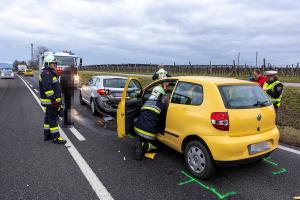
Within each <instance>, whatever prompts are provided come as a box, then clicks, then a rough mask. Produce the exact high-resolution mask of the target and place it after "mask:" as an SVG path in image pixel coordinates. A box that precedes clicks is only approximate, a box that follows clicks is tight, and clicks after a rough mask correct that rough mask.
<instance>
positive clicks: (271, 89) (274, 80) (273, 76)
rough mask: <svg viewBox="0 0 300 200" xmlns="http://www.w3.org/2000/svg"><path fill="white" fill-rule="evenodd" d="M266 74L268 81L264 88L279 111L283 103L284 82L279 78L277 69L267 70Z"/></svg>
mask: <svg viewBox="0 0 300 200" xmlns="http://www.w3.org/2000/svg"><path fill="white" fill-rule="evenodd" d="M265 75H266V77H267V81H266V82H265V84H264V85H263V90H264V91H265V92H266V93H267V94H268V95H269V97H270V99H271V101H272V103H273V105H274V108H275V111H276V112H277V110H278V108H279V107H280V104H281V97H282V92H283V84H282V83H281V82H280V81H279V80H278V77H277V71H266V72H265Z"/></svg>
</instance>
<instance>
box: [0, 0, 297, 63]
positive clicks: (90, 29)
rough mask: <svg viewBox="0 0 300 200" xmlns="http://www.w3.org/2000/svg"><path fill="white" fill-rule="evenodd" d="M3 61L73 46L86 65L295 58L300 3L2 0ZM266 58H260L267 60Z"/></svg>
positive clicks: (0, 35)
mask: <svg viewBox="0 0 300 200" xmlns="http://www.w3.org/2000/svg"><path fill="white" fill-rule="evenodd" d="M0 10H1V12H0V22H1V23H0V42H1V44H5V45H1V47H0V60H3V61H7V60H13V59H16V58H22V59H29V55H30V48H29V47H30V46H29V44H30V43H31V42H33V43H34V44H35V45H45V46H47V47H49V48H51V49H52V50H56V51H57V50H61V49H71V50H72V51H74V52H76V53H78V54H79V55H81V56H82V57H83V58H84V60H85V63H87V64H93V63H94V64H96V63H126V62H146V63H149V62H151V63H173V62H174V61H175V62H176V63H182V64H186V63H188V62H189V61H191V62H192V63H195V64H196V63H199V64H207V63H208V62H209V60H211V61H212V62H213V63H217V64H226V63H227V64H231V63H232V60H233V59H236V57H237V54H238V52H240V53H241V59H240V60H241V61H240V63H242V64H244V63H247V64H254V62H255V52H256V51H259V52H260V53H259V55H260V58H261V59H262V57H266V58H267V60H268V62H271V63H274V64H290V63H296V62H297V61H298V59H299V53H300V51H299V50H300V26H299V25H300V21H299V18H300V2H298V1H293V0H285V1H284V0H278V1H270V0H261V1H246V0H201V1H199V0H186V1H179V0H164V1H161V0H139V1H136V0H101V1H100V0H99V1H98V0H64V1H62V0H51V1H41V0H27V1H21V0H13V1H7V0H2V1H1V2H0ZM261 59H260V60H261Z"/></svg>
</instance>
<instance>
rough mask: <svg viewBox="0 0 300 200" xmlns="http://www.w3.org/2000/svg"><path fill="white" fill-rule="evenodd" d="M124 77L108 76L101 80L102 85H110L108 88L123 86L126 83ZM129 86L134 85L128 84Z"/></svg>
mask: <svg viewBox="0 0 300 200" xmlns="http://www.w3.org/2000/svg"><path fill="white" fill-rule="evenodd" d="M126 81H127V80H126V79H122V78H109V79H104V80H103V86H104V87H110V88H124V87H125V84H126ZM129 87H130V88H131V87H134V85H132V84H130V85H129Z"/></svg>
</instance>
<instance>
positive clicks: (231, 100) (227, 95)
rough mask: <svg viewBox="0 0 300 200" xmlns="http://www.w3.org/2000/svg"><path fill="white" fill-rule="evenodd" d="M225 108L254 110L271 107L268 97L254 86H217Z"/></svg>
mask: <svg viewBox="0 0 300 200" xmlns="http://www.w3.org/2000/svg"><path fill="white" fill-rule="evenodd" d="M219 90H220V92H221V95H222V98H223V101H224V104H225V107H226V108H232V109H234V108H235V109H239V108H256V107H265V106H269V105H271V102H270V100H269V98H268V96H267V95H266V94H265V93H264V91H263V90H262V89H261V88H260V87H259V86H256V85H224V86H219Z"/></svg>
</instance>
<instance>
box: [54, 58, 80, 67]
mask: <svg viewBox="0 0 300 200" xmlns="http://www.w3.org/2000/svg"><path fill="white" fill-rule="evenodd" d="M55 58H56V60H57V61H58V65H75V59H74V58H73V57H68V56H55Z"/></svg>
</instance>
